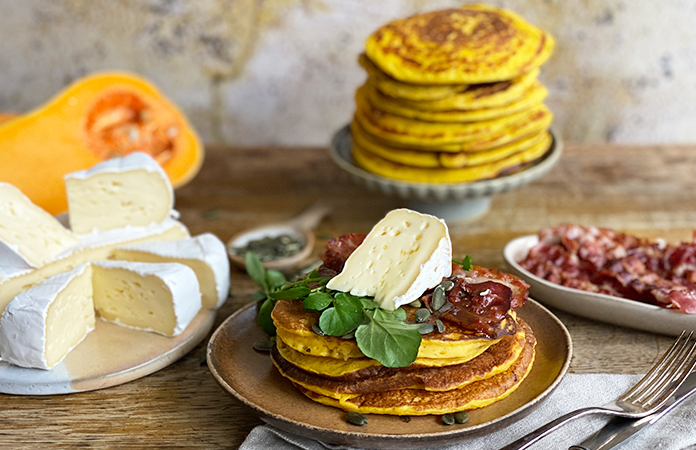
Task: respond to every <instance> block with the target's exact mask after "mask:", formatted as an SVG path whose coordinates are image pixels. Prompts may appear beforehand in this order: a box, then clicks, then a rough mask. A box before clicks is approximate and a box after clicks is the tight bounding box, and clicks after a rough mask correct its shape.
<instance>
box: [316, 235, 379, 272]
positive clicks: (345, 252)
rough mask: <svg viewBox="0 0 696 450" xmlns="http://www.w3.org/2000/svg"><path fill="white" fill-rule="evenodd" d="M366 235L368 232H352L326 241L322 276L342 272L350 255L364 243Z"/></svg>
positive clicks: (320, 269) (321, 270) (322, 257)
mask: <svg viewBox="0 0 696 450" xmlns="http://www.w3.org/2000/svg"><path fill="white" fill-rule="evenodd" d="M366 237H367V235H366V234H356V233H350V234H344V235H343V236H339V237H335V238H332V239H331V240H329V242H327V243H326V253H324V254H323V255H321V260H322V261H323V262H324V264H322V265H321V267H319V273H320V274H322V276H333V275H337V274H338V273H340V272H341V270H343V265H344V264H345V263H346V260H347V259H348V257H349V256H350V255H351V254H352V253H353V252H354V251H355V249H356V248H358V246H359V245H360V244H362V242H363V241H364V240H365V238H366Z"/></svg>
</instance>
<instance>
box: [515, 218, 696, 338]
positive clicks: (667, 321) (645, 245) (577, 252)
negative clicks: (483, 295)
mask: <svg viewBox="0 0 696 450" xmlns="http://www.w3.org/2000/svg"><path fill="white" fill-rule="evenodd" d="M503 256H504V258H505V260H506V262H507V263H508V264H509V266H510V270H511V272H513V273H515V274H516V275H518V276H520V277H521V278H523V279H525V280H526V281H527V282H528V283H529V285H530V294H531V296H532V297H534V298H536V299H537V300H539V301H540V302H541V303H544V304H546V305H547V306H550V307H552V308H557V309H559V310H562V311H566V312H569V313H572V314H576V315H579V316H583V317H587V318H590V319H594V320H599V321H602V322H607V323H611V324H614V325H620V326H624V327H629V328H636V329H640V330H644V331H650V332H654V333H661V334H667V335H679V333H681V331H682V330H685V329H686V330H696V233H695V235H694V239H693V241H692V242H682V243H679V244H669V243H666V242H665V241H664V240H662V239H647V238H642V237H637V236H632V235H629V234H626V233H621V232H618V231H615V230H611V229H608V228H600V227H594V226H580V225H560V226H557V227H552V228H546V229H543V230H541V231H540V232H539V233H538V234H536V235H529V236H522V237H519V238H516V239H513V240H512V241H510V242H508V244H507V245H506V246H505V249H504V251H503Z"/></svg>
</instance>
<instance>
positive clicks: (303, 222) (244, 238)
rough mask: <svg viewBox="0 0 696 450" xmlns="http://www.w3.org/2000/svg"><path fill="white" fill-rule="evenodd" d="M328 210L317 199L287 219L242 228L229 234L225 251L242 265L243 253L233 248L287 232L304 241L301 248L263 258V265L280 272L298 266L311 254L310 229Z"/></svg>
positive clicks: (234, 262) (232, 259) (236, 263)
mask: <svg viewBox="0 0 696 450" xmlns="http://www.w3.org/2000/svg"><path fill="white" fill-rule="evenodd" d="M330 211H331V208H330V207H328V206H326V205H324V204H319V203H318V204H315V205H314V206H312V207H311V208H309V209H308V210H306V211H304V212H303V213H302V214H300V215H299V216H297V217H295V218H293V219H290V220H288V221H285V222H279V223H274V224H268V225H263V226H261V227H255V228H250V229H248V230H244V231H242V232H241V233H238V234H236V235H234V236H232V239H230V240H229V241H227V255H228V256H229V257H230V261H232V263H233V264H235V265H237V266H239V267H242V268H243V267H244V256H241V255H238V254H237V253H235V251H234V249H235V248H238V247H243V246H245V245H246V244H247V243H248V242H250V241H255V240H259V239H263V238H265V237H271V238H273V237H278V236H282V235H284V234H287V235H288V236H291V237H293V238H295V239H297V240H299V241H300V242H302V243H303V244H304V245H303V247H302V250H300V251H299V252H298V253H296V254H294V255H292V256H289V257H287V258H281V259H274V260H272V261H264V262H263V263H262V264H263V266H264V267H265V268H266V269H274V270H279V271H281V272H288V271H291V270H293V269H295V268H297V266H298V265H299V264H300V263H302V262H303V261H304V260H305V259H307V258H308V257H309V255H311V254H312V251H313V250H314V242H315V238H314V233H313V232H312V230H314V229H315V228H316V227H317V225H319V222H321V220H322V219H323V218H324V217H326V215H327V214H328V213H329V212H330Z"/></svg>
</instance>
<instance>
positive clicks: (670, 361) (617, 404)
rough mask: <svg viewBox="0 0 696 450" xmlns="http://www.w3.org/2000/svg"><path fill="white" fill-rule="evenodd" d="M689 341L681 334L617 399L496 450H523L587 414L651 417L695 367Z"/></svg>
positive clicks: (693, 343) (695, 347)
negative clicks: (640, 377) (641, 376)
mask: <svg viewBox="0 0 696 450" xmlns="http://www.w3.org/2000/svg"><path fill="white" fill-rule="evenodd" d="M693 337H694V332H693V331H692V332H690V333H688V334H687V333H686V331H683V332H682V333H681V335H680V336H679V338H678V339H677V341H676V342H675V343H674V344H673V345H672V347H671V348H670V349H669V350H667V352H665V354H664V355H663V356H662V358H660V360H659V361H658V362H657V364H655V365H654V366H653V368H652V369H650V372H648V373H647V374H646V375H645V376H644V377H643V378H642V379H641V380H640V381H639V382H638V383H636V385H635V386H633V387H632V388H631V389H629V390H628V391H627V392H626V393H625V394H623V395H622V396H621V397H619V398H618V399H616V400H614V401H611V402H609V403H607V404H606V405H603V406H592V407H589V408H581V409H577V410H575V411H571V412H569V413H568V414H565V415H563V416H561V417H559V418H558V419H556V420H553V421H551V422H549V423H547V424H546V425H544V426H542V427H540V428H537V429H536V430H534V431H532V432H531V433H529V434H528V435H526V436H523V437H522V438H520V439H518V440H516V441H515V442H513V443H511V444H508V445H506V446H505V447H503V448H501V449H500V450H522V449H525V448H527V447H529V446H530V445H532V444H534V443H535V442H537V441H538V440H539V439H541V438H543V437H544V436H546V435H548V434H550V433H551V432H553V431H555V430H557V429H558V428H560V427H562V426H563V425H565V424H566V423H568V422H570V421H571V420H573V419H576V418H578V417H582V416H586V415H588V414H598V413H602V414H609V415H612V416H620V417H628V418H633V419H638V418H641V417H645V416H647V415H649V414H652V413H654V412H655V411H657V410H658V409H660V407H661V406H662V405H663V404H664V403H665V402H667V400H669V398H670V396H671V395H672V393H674V391H675V390H677V389H678V388H679V386H681V384H682V383H683V382H684V380H685V379H686V377H687V376H689V374H690V373H691V371H692V370H693V369H694V366H696V340H694V339H692V338H693Z"/></svg>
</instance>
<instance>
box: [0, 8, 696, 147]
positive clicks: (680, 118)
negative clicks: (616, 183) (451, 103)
mask: <svg viewBox="0 0 696 450" xmlns="http://www.w3.org/2000/svg"><path fill="white" fill-rule="evenodd" d="M462 3H465V2H461V1H454V0H430V1H428V0H379V1H372V0H195V1H194V0H188V1H187V0H119V1H114V0H91V1H79V0H54V1H49V0H24V1H21V2H18V1H12V0H0V36H2V39H0V111H15V112H26V111H28V110H30V109H32V108H33V107H35V106H37V105H39V104H41V103H43V102H44V101H46V100H47V99H48V98H50V97H51V96H52V95H54V94H55V93H56V92H58V91H59V90H60V89H61V88H62V87H63V86H65V85H66V84H68V83H70V82H71V81H72V80H74V79H75V78H77V77H79V76H82V75H85V74H87V73H90V72H93V71H99V70H114V69H117V70H129V71H133V72H136V73H139V74H141V75H143V76H145V77H146V78H149V79H150V80H152V81H153V82H154V83H155V84H157V85H158V86H159V87H160V88H161V89H162V90H163V91H164V92H165V94H166V95H167V96H169V97H170V98H171V99H172V100H174V101H175V102H176V103H177V104H178V105H179V106H180V107H181V108H182V109H183V110H184V112H185V113H186V114H187V115H188V116H189V118H190V119H191V121H192V123H193V124H194V126H195V127H196V129H197V130H198V131H199V132H200V133H201V135H202V137H203V139H204V141H205V142H206V143H208V144H221V143H222V144H229V145H238V146H252V145H264V144H272V145H287V146H304V145H309V146H325V145H326V144H327V142H328V140H329V138H330V136H331V134H332V133H333V132H334V130H336V129H337V128H339V127H341V126H342V125H343V124H345V123H347V122H348V121H349V120H350V116H351V114H352V111H353V92H354V90H355V88H356V87H357V86H358V85H360V84H361V83H362V81H363V79H364V74H363V72H362V69H361V68H360V67H359V66H358V64H357V62H356V58H357V55H358V54H359V53H360V52H361V51H362V47H363V42H364V40H365V38H366V37H367V36H368V35H369V34H370V33H371V32H372V31H373V30H375V29H376V28H377V27H379V26H380V25H381V24H383V23H386V22H387V21H389V20H392V19H395V18H398V17H403V16H407V15H410V14H413V13H417V12H424V11H430V10H435V9H439V8H445V7H452V6H457V5H460V4H462ZM489 3H491V4H494V5H497V6H503V7H506V8H510V9H513V10H514V11H516V12H518V13H519V14H521V15H522V16H524V17H525V18H526V19H527V20H529V21H530V22H532V23H533V24H535V25H537V26H540V27H542V28H544V29H546V30H547V31H549V32H550V33H551V34H552V35H553V36H554V38H555V39H556V42H557V46H556V51H555V54H554V56H553V57H552V59H551V60H550V62H549V63H547V64H546V65H545V66H544V70H543V72H542V75H541V78H542V81H543V82H544V83H545V84H546V86H547V87H548V88H549V91H550V95H549V98H548V100H547V103H548V104H549V106H550V107H551V109H552V110H553V112H554V113H555V115H556V119H555V125H554V128H555V129H556V130H558V132H560V133H561V134H562V136H563V137H564V138H565V139H566V140H570V141H576V142H618V143H626V144H657V143H689V144H694V143H696V75H695V74H696V26H694V25H696V0H670V1H668V2H667V1H655V0H630V1H629V0H623V1H619V0H608V1H605V0H574V1H567V0H565V1H564V0H517V1H513V0H501V1H491V2H489Z"/></svg>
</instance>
